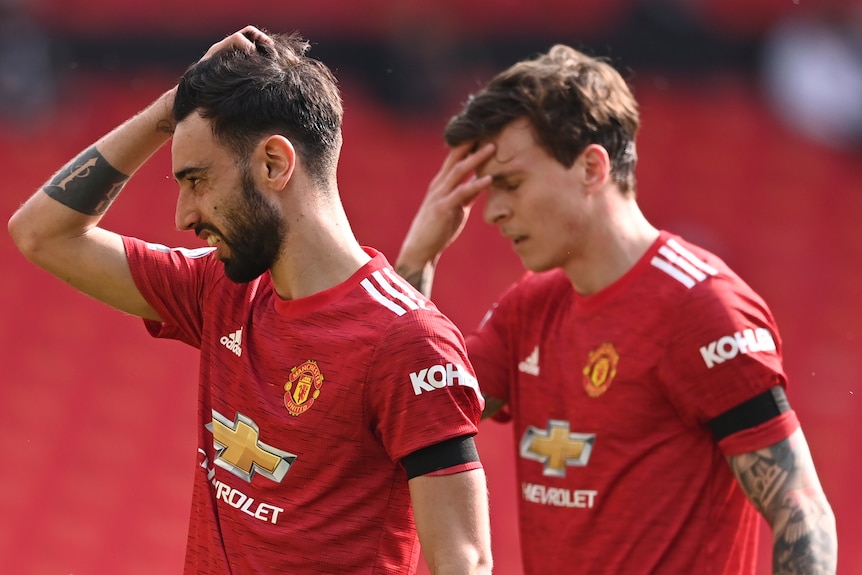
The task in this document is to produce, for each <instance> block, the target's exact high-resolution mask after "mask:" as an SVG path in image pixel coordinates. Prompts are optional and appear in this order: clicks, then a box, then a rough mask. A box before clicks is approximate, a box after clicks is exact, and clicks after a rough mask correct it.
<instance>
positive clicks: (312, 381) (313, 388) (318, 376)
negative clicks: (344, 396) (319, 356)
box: [284, 360, 323, 416]
mask: <svg viewBox="0 0 862 575" xmlns="http://www.w3.org/2000/svg"><path fill="white" fill-rule="evenodd" d="M322 386H323V374H322V373H320V368H319V367H317V362H316V361H313V360H308V361H306V362H305V363H303V364H302V365H299V366H296V367H294V368H293V369H291V370H290V377H288V379H287V383H285V384H284V391H285V393H284V406H285V407H286V408H287V411H289V412H290V414H291V415H294V416H297V415H302V414H303V413H305V412H306V411H308V410H309V409H310V408H311V406H312V405H313V404H314V400H315V399H317V396H319V395H320V388H321V387H322Z"/></svg>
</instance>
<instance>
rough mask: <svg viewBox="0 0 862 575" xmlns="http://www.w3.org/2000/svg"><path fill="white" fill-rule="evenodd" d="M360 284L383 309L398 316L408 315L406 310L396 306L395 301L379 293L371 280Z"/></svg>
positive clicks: (365, 280)
mask: <svg viewBox="0 0 862 575" xmlns="http://www.w3.org/2000/svg"><path fill="white" fill-rule="evenodd" d="M359 283H360V284H362V287H364V288H365V291H367V292H368V295H370V296H371V297H373V298H374V299H376V300H377V301H378V302H380V304H381V305H382V306H383V307H385V308H387V309H389V310H391V311H392V312H394V313H395V314H397V315H404V314H405V313H407V310H406V309H404V308H403V307H401V306H400V305H398V304H396V303H395V302H394V301H392V300H390V299H388V298H386V297H384V296H383V294H382V293H380V292H379V291H377V288H376V287H374V284H372V283H371V280H369V279H368V278H365V279H364V280H362V281H361V282H359Z"/></svg>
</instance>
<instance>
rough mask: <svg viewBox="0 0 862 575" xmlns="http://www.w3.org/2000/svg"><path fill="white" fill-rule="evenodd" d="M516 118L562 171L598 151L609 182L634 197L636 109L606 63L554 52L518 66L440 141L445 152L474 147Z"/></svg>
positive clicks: (561, 49)
mask: <svg viewBox="0 0 862 575" xmlns="http://www.w3.org/2000/svg"><path fill="white" fill-rule="evenodd" d="M520 118H526V119H527V120H528V121H529V122H530V124H531V126H532V129H533V130H534V132H535V135H536V138H537V143H538V144H539V145H540V146H541V147H542V148H543V149H544V150H545V151H546V152H548V153H549V154H550V155H551V156H553V157H554V158H555V159H556V160H557V161H558V162H560V163H561V164H563V165H564V166H566V167H567V168H568V167H571V166H572V164H573V163H574V161H575V159H576V158H577V157H578V156H579V155H580V154H581V152H583V151H584V149H585V148H586V147H587V146H588V145H590V144H599V145H601V146H603V147H604V148H605V149H606V150H607V151H608V155H609V156H610V159H611V175H612V177H613V179H614V181H615V182H616V183H617V184H618V185H619V187H620V189H621V190H623V191H629V190H632V191H634V189H635V176H634V171H635V165H636V163H637V151H636V149H635V137H636V136H637V131H638V128H639V126H640V116H639V112H638V105H637V102H636V100H635V98H634V96H633V95H632V92H631V90H630V89H629V86H628V84H626V82H625V80H624V79H623V78H622V76H621V75H620V73H619V72H618V71H617V70H616V69H615V68H614V67H613V66H611V65H610V64H608V63H607V62H605V61H604V60H602V59H599V58H593V57H590V56H588V55H586V54H584V53H582V52H579V51H577V50H575V49H574V48H571V47H569V46H565V45H562V44H557V45H555V46H553V47H552V48H551V49H550V50H549V51H548V52H547V53H545V54H542V55H540V56H538V57H536V58H534V59H532V60H523V61H521V62H518V63H516V64H514V65H513V66H511V67H510V68H508V69H507V70H504V71H503V72H500V73H499V74H497V75H496V76H495V77H494V78H492V79H491V81H490V82H488V83H487V84H486V85H485V86H484V87H483V88H482V89H481V90H480V91H479V92H478V93H476V94H474V95H471V96H470V97H469V99H468V100H467V102H466V103H465V104H464V106H463V108H462V109H461V111H460V112H459V113H458V114H457V115H455V116H454V117H453V118H452V119H451V120H450V121H449V123H448V125H447V126H446V130H445V132H444V137H445V139H446V143H447V144H448V145H449V146H457V145H460V144H463V143H466V142H471V141H472V142H476V143H479V142H481V141H483V140H487V139H489V138H492V137H494V136H496V135H497V134H499V133H500V131H502V130H503V128H505V127H506V126H507V125H509V124H510V123H511V122H513V121H515V120H517V119H520Z"/></svg>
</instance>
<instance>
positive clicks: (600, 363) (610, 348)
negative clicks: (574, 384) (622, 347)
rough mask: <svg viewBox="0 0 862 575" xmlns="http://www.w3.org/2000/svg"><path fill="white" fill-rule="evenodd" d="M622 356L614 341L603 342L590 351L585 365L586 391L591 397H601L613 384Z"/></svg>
mask: <svg viewBox="0 0 862 575" xmlns="http://www.w3.org/2000/svg"><path fill="white" fill-rule="evenodd" d="M619 362H620V356H619V354H618V353H617V350H616V349H614V345H613V344H612V343H603V344H602V345H600V346H599V347H598V348H597V349H594V350H593V351H591V352H590V356H589V359H588V360H587V365H586V366H584V379H583V383H584V391H586V392H587V395H589V396H590V397H599V396H600V395H602V394H603V393H605V392H606V391H607V390H608V388H609V387H610V386H611V382H612V381H613V380H614V377H615V376H616V375H617V364H619Z"/></svg>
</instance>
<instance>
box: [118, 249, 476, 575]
mask: <svg viewBox="0 0 862 575" xmlns="http://www.w3.org/2000/svg"><path fill="white" fill-rule="evenodd" d="M125 246H126V252H127V254H128V257H129V261H130V265H131V269H132V273H133V276H134V278H135V282H136V283H137V285H138V288H139V289H140V290H141V293H142V294H143V295H144V297H145V298H146V299H147V301H148V302H149V303H150V305H152V306H153V308H154V309H155V310H156V311H157V312H158V314H159V316H160V317H161V318H163V320H164V321H163V322H161V323H160V322H150V321H148V322H146V323H147V327H148V329H149V330H150V332H151V333H152V334H153V335H155V336H157V337H167V338H174V339H179V340H182V341H184V342H186V343H189V344H191V345H193V346H195V347H198V348H200V351H201V363H200V382H199V402H198V422H199V425H198V457H197V464H198V466H199V468H198V470H197V473H196V474H195V479H194V492H193V501H192V510H191V521H190V529H189V539H188V547H187V555H186V573H189V574H191V573H195V574H201V573H209V574H217V575H222V574H228V573H290V574H292V575H302V574H309V575H310V574H314V575H318V574H320V573H328V574H329V573H331V574H339V573H344V574H346V573H350V574H361V573H367V574H372V573H373V574H393V575H394V574H399V575H401V574H404V573H413V572H415V570H416V567H417V563H418V557H419V548H418V542H417V536H416V532H415V525H414V521H413V515H412V511H411V506H410V496H409V492H408V486H407V476H406V473H405V471H404V469H403V467H402V466H401V465H400V463H399V461H400V459H401V458H403V457H404V456H405V455H408V454H410V453H412V452H414V451H416V450H417V449H421V448H423V447H427V446H429V445H433V444H435V443H438V442H440V441H443V440H446V439H451V438H453V437H458V436H463V435H472V434H475V433H476V431H477V424H478V420H479V417H480V414H481V410H482V407H483V400H482V399H481V397H480V396H479V394H478V391H477V384H476V379H475V376H474V374H473V371H472V367H471V366H470V363H469V362H468V360H467V357H466V354H465V351H464V341H463V338H462V336H461V334H460V332H459V331H458V330H457V329H456V328H455V327H454V326H453V324H452V323H451V322H450V321H449V320H448V319H447V318H446V317H444V316H443V315H442V314H441V313H440V312H439V311H438V310H437V308H436V307H435V306H434V305H433V304H432V303H430V302H429V301H428V300H426V299H425V298H424V297H423V296H421V295H420V294H419V293H418V292H417V291H416V290H414V289H413V288H412V287H410V286H409V285H407V284H406V283H405V282H404V281H403V280H401V279H400V278H399V277H398V276H397V275H396V274H395V272H394V271H393V270H392V268H391V267H390V265H389V264H388V263H387V262H386V260H385V258H384V257H383V256H382V255H380V254H377V253H376V252H373V250H368V251H369V253H370V255H372V256H373V259H372V260H371V261H370V262H369V263H368V264H367V265H365V266H364V267H363V268H361V269H360V270H359V271H357V272H356V273H355V274H354V275H353V276H352V277H351V278H349V279H348V280H347V281H345V282H344V283H342V284H340V285H338V286H335V287H333V288H331V289H329V290H326V291H324V292H321V293H318V294H315V295H312V296H310V297H306V298H301V299H297V300H291V301H286V300H282V299H281V298H279V297H278V295H277V294H276V293H275V292H274V290H273V288H272V284H271V280H270V276H269V274H268V273H267V274H264V275H263V276H261V277H260V278H258V279H257V280H255V281H253V282H251V283H248V284H236V283H233V282H231V281H230V280H228V279H227V278H226V277H225V276H224V273H223V265H222V264H221V263H220V262H219V261H218V260H217V258H215V257H214V256H213V255H212V250H210V249H207V248H202V249H198V250H183V249H175V250H170V249H168V248H166V247H164V246H159V245H155V244H148V243H145V242H142V241H140V240H136V239H132V238H126V239H125ZM473 467H479V464H478V463H476V464H474V465H473Z"/></svg>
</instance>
